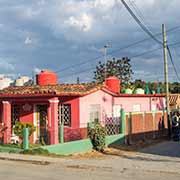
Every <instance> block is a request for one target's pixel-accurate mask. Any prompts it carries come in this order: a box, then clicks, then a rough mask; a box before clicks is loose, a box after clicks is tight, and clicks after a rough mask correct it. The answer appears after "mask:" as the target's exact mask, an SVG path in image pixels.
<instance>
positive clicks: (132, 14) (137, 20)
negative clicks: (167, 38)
mask: <svg viewBox="0 0 180 180" xmlns="http://www.w3.org/2000/svg"><path fill="white" fill-rule="evenodd" d="M121 2H122V3H123V5H124V6H125V8H126V9H127V10H128V12H129V13H130V14H131V16H132V17H133V18H134V20H135V21H136V22H137V23H138V24H139V26H140V27H141V28H142V29H143V30H144V31H145V32H146V33H147V34H148V35H149V36H150V37H151V38H152V39H154V40H155V41H156V42H157V43H158V44H161V45H162V46H163V42H161V41H159V40H158V39H157V38H156V37H155V36H154V35H153V34H152V32H151V31H150V30H149V29H148V28H147V27H146V26H145V25H144V24H143V23H142V22H141V21H140V20H139V18H138V17H137V16H136V15H135V14H134V12H133V11H132V10H131V8H130V7H129V6H128V4H127V3H126V2H125V0H121ZM167 50H168V54H169V57H170V60H171V63H172V65H173V68H174V71H175V74H176V76H177V78H178V80H179V81H180V78H179V76H178V73H177V70H176V67H175V65H174V61H173V58H172V55H171V51H170V49H169V46H168V45H167Z"/></svg>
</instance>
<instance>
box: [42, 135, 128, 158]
mask: <svg viewBox="0 0 180 180" xmlns="http://www.w3.org/2000/svg"><path fill="white" fill-rule="evenodd" d="M124 139H125V137H124V135H123V134H118V135H112V136H106V146H108V145H111V144H123V143H124ZM42 148H43V149H47V150H48V151H49V152H50V153H54V154H60V155H70V154H74V153H80V152H85V151H89V150H92V149H93V145H92V143H91V140H90V139H84V140H78V141H72V142H66V143H62V144H57V145H49V146H42Z"/></svg>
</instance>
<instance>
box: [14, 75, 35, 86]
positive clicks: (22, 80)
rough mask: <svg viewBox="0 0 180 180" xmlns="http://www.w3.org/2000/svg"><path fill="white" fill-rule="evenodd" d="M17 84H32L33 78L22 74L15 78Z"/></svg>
mask: <svg viewBox="0 0 180 180" xmlns="http://www.w3.org/2000/svg"><path fill="white" fill-rule="evenodd" d="M14 84H15V86H26V85H32V79H30V78H29V77H28V76H20V77H19V78H18V79H16V80H15V83H14Z"/></svg>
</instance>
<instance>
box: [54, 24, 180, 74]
mask: <svg viewBox="0 0 180 180" xmlns="http://www.w3.org/2000/svg"><path fill="white" fill-rule="evenodd" d="M179 28H180V26H176V27H174V28H171V29H169V30H168V31H167V32H169V33H171V32H174V31H176V30H177V29H179ZM159 35H162V32H161V33H157V34H155V35H154V36H159ZM149 39H151V37H150V38H146V39H143V40H140V41H137V42H134V43H132V44H129V45H127V46H124V47H120V48H118V49H115V50H114V51H111V52H109V53H107V55H112V54H114V53H116V52H118V51H120V50H124V49H127V48H129V47H133V46H135V45H138V44H140V43H143V42H145V41H148V40H149ZM100 58H103V55H101V56H97V57H95V58H92V59H88V60H86V61H82V62H80V63H77V64H73V65H70V66H67V67H65V68H62V69H59V70H57V71H55V73H59V72H64V71H66V70H69V69H70V68H74V67H79V66H81V65H84V64H87V63H89V61H96V60H98V59H100Z"/></svg>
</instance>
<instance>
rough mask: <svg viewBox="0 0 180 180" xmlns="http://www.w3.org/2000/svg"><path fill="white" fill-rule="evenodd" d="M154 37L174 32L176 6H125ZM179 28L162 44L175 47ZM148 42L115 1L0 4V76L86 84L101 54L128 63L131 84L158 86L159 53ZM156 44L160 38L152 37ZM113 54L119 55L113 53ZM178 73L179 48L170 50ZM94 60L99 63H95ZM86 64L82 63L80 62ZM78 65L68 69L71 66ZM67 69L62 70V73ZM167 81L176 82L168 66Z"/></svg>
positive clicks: (160, 0) (175, 2) (174, 1)
mask: <svg viewBox="0 0 180 180" xmlns="http://www.w3.org/2000/svg"><path fill="white" fill-rule="evenodd" d="M126 2H127V3H128V4H129V6H130V7H131V8H132V9H133V11H135V13H136V14H137V15H138V16H140V18H141V19H142V20H143V22H144V23H145V24H146V25H147V26H148V28H149V29H150V30H151V31H152V32H153V33H154V34H157V33H161V31H162V30H161V27H162V23H165V24H166V26H167V29H172V28H174V27H178V26H180V23H179V19H180V13H179V7H180V1H179V0H171V1H168V0H146V1H143V0H126ZM179 33H180V27H179V28H178V29H175V30H174V31H171V32H168V42H169V44H173V43H176V42H180V36H179ZM146 38H148V35H147V34H145V33H144V32H143V31H142V30H141V29H140V27H139V26H138V25H137V24H136V22H135V21H134V20H133V19H132V17H131V16H130V15H129V13H128V12H127V10H126V9H125V8H124V7H123V5H122V3H121V1H120V0H28V1H27V0H16V1H14V0H0V73H1V74H4V75H8V76H12V77H17V76H19V75H28V76H32V74H33V73H36V72H38V71H39V70H41V69H50V70H52V71H58V74H59V79H60V82H74V81H76V78H77V77H80V81H81V82H82V81H90V80H91V79H92V76H93V73H92V72H93V68H94V67H95V66H96V64H97V62H98V61H99V60H103V52H102V48H103V46H104V45H105V44H111V46H112V47H111V48H110V49H108V52H109V53H110V52H111V51H113V52H114V53H112V55H111V56H110V55H109V56H108V57H109V58H111V57H116V58H121V57H123V56H127V57H132V58H131V64H132V67H133V71H134V77H133V79H143V80H146V81H157V80H159V81H162V80H163V54H162V49H160V50H157V51H154V52H151V53H149V54H145V55H143V56H137V57H134V56H136V55H139V54H141V53H143V52H146V51H150V50H153V49H157V48H158V47H160V46H159V45H158V44H157V43H156V42H154V41H153V40H151V39H149V40H147V41H144V42H143V43H140V44H138V45H136V46H132V47H130V48H126V49H121V48H123V47H125V46H127V45H129V44H132V43H134V42H137V41H140V40H143V39H146ZM157 38H159V40H162V36H161V35H160V36H157ZM118 49H119V50H118ZM171 49H172V55H173V58H174V63H175V65H176V68H177V70H178V72H179V71H180V67H179V64H180V59H179V54H180V51H179V44H177V45H176V46H173V47H171ZM99 57H100V58H99ZM85 61H86V62H87V61H88V62H87V63H83V62H85ZM79 63H80V64H81V65H77V66H73V65H74V64H79ZM66 67H68V68H66ZM169 78H170V80H171V81H177V78H176V76H175V73H174V70H173V68H172V65H171V63H170V61H169Z"/></svg>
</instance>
